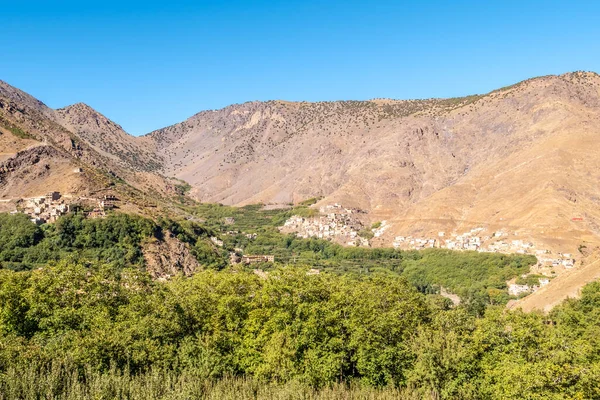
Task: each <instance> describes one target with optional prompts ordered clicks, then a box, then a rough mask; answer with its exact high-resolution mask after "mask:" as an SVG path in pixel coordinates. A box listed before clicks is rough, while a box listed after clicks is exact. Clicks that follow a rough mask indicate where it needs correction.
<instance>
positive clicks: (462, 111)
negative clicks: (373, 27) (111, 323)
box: [0, 72, 600, 308]
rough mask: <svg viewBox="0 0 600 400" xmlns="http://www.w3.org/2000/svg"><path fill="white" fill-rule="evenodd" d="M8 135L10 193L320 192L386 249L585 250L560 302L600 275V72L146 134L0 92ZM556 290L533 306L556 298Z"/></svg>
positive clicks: (295, 105) (284, 195) (283, 109)
mask: <svg viewBox="0 0 600 400" xmlns="http://www.w3.org/2000/svg"><path fill="white" fill-rule="evenodd" d="M0 132H1V133H2V135H0V162H1V164H0V197H3V198H9V197H14V196H17V195H26V194H29V195H31V194H37V193H39V192H40V191H41V190H42V189H43V190H46V189H47V188H50V187H51V188H54V190H60V191H65V192H69V191H70V192H77V193H89V192H97V191H102V190H109V189H110V190H112V189H115V188H118V189H119V190H122V191H124V192H127V193H128V194H127V196H128V198H130V199H132V201H133V200H134V199H139V198H140V197H146V195H149V197H151V198H152V199H153V201H155V200H154V199H157V200H156V201H158V202H160V201H164V202H165V204H168V202H169V200H168V199H169V196H174V195H176V194H177V193H176V192H177V191H176V190H175V188H176V186H177V185H180V184H181V181H180V180H183V181H185V182H187V183H189V184H190V185H191V188H192V189H191V191H190V193H189V195H190V196H192V197H194V198H195V199H196V200H199V201H204V202H220V203H225V204H231V205H245V204H251V203H259V202H262V203H265V204H272V205H287V204H289V203H298V202H301V201H303V200H306V199H309V198H313V197H318V198H319V199H320V201H319V203H318V204H317V206H320V205H328V204H333V203H340V204H342V205H344V206H346V207H353V208H360V209H362V210H365V211H366V212H367V213H366V214H365V216H366V217H365V218H366V219H367V221H366V222H367V223H375V222H378V221H384V220H385V221H386V224H385V225H384V226H385V228H386V229H385V230H382V232H381V235H378V237H376V238H375V239H373V241H372V245H374V246H391V244H392V243H393V241H394V238H395V237H397V236H399V235H401V236H409V235H410V236H412V237H415V238H417V237H419V238H436V237H438V235H442V232H443V234H450V233H454V234H460V233H462V232H467V231H469V230H472V229H478V228H480V229H483V230H484V231H485V232H487V233H486V234H487V235H493V234H494V233H495V232H505V233H506V234H507V236H509V237H510V240H515V241H520V242H526V243H529V242H532V243H535V246H536V248H537V249H547V250H548V251H549V252H553V253H554V254H557V253H561V254H566V253H568V254H575V255H576V256H577V258H578V263H579V264H583V263H585V265H586V268H575V269H574V270H572V271H570V272H569V273H568V274H567V273H565V274H562V275H561V276H560V277H559V278H557V279H556V280H555V281H556V282H559V283H557V284H556V285H554V287H557V286H560V287H562V289H561V290H560V293H561V294H560V296H563V297H564V296H568V295H570V294H572V293H573V290H572V289H573V288H578V287H579V286H580V285H581V283H582V282H585V281H588V280H590V279H592V278H594V277H598V276H600V273H599V272H600V268H598V264H594V263H595V259H596V258H597V256H598V254H600V147H599V146H598V145H597V143H599V142H600V76H599V75H598V74H596V73H592V72H573V73H567V74H563V75H559V76H554V75H552V76H544V77H538V78H533V79H529V80H526V81H523V82H520V83H517V84H515V85H512V86H509V87H505V88H501V89H498V90H495V91H492V92H490V93H488V94H484V95H474V96H468V97H463V98H453V99H427V100H390V99H375V100H370V101H334V102H317V103H308V102H286V101H267V102H248V103H244V104H237V105H231V106H229V107H225V108H223V109H221V110H212V111H203V112H200V113H198V114H196V115H194V116H192V117H191V118H189V119H187V120H186V121H184V122H181V123H178V124H175V125H172V126H169V127H166V128H163V129H159V130H157V131H154V132H151V133H149V134H148V135H145V136H143V137H132V136H130V135H128V134H127V133H126V132H125V131H124V130H123V129H122V128H121V127H120V126H119V125H118V124H116V123H114V122H112V121H110V120H109V119H108V118H106V117H105V116H103V115H102V114H100V113H98V112H97V111H95V110H93V109H92V108H91V107H89V106H87V105H85V104H81V103H79V104H75V105H72V106H69V107H65V108H62V109H58V110H53V109H50V108H49V107H47V106H45V105H44V104H43V103H42V102H40V101H39V100H37V99H35V98H33V97H32V96H30V95H28V94H26V93H24V92H22V91H20V90H18V89H15V88H13V87H11V86H10V85H8V84H6V83H4V82H0ZM81 166H84V167H85V168H83V171H84V173H83V174H81V173H75V172H73V171H75V170H74V169H73V167H81ZM111 188H112V189H111ZM542 252H543V250H542ZM563 276H564V278H563ZM594 279H595V278H594ZM560 282H563V283H560ZM559 284H560V285H559ZM551 287H552V285H551V286H550V288H551ZM548 290H550V289H544V291H540V293H541V294H539V295H538V294H534V295H532V296H528V297H527V299H528V301H529V302H530V303H532V304H533V303H535V301H536V300H535V296H538V297H540V296H546V297H547V296H552V295H553V293H555V294H556V293H558V292H552V290H550V294H548V293H546V292H547V291H548ZM544 293H546V294H544ZM557 296H559V295H558V294H557ZM540 298H541V297H540ZM531 299H533V300H531ZM540 301H542V300H540ZM544 301H545V300H544ZM544 301H542V302H544ZM546 304H547V301H546ZM525 306H526V307H529V306H527V305H525ZM531 308H536V306H535V305H532V306H531Z"/></svg>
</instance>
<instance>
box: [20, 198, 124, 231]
mask: <svg viewBox="0 0 600 400" xmlns="http://www.w3.org/2000/svg"><path fill="white" fill-rule="evenodd" d="M117 202H118V199H117V198H116V197H115V196H113V195H104V196H102V197H101V198H90V197H74V196H72V195H69V194H65V195H61V193H60V192H56V191H52V192H48V193H46V194H45V195H40V196H34V197H26V198H22V199H18V200H16V210H15V211H13V213H18V212H21V213H23V214H26V215H28V216H29V217H30V219H31V222H33V223H35V224H38V225H40V224H44V223H47V222H56V220H57V219H58V218H59V217H60V216H62V215H65V214H67V213H68V212H69V211H75V210H79V209H83V210H86V211H85V215H86V217H88V218H103V217H105V216H106V211H108V210H112V209H114V208H115V207H116V203H117Z"/></svg>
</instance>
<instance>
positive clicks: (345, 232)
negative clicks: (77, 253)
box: [281, 203, 576, 297]
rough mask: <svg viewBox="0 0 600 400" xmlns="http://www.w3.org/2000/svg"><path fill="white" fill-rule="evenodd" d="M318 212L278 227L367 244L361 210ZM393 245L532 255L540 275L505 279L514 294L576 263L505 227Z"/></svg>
mask: <svg viewBox="0 0 600 400" xmlns="http://www.w3.org/2000/svg"><path fill="white" fill-rule="evenodd" d="M319 211H320V214H321V215H319V216H316V217H310V218H305V217H301V216H298V215H294V216H292V217H290V218H289V219H288V220H287V221H286V222H285V224H284V226H283V227H282V228H281V230H282V231H283V232H295V233H296V234H297V235H298V236H299V237H302V238H310V237H314V238H319V239H326V240H331V241H336V242H339V243H341V244H344V245H347V246H364V247H369V246H370V242H369V240H368V239H367V238H365V237H362V236H361V235H363V234H364V232H365V231H366V229H365V225H364V223H363V222H362V218H360V217H361V216H362V214H365V212H364V211H362V210H359V209H352V208H346V207H344V206H342V205H340V204H338V203H336V204H332V205H326V206H322V207H320V209H319ZM390 227H391V224H390V223H388V221H381V222H378V223H376V224H375V225H374V226H373V227H372V229H371V233H372V236H373V237H374V238H380V237H383V236H384V234H385V232H386V231H387V230H388V229H389V228H390ZM392 245H393V247H394V248H396V249H404V250H423V249H428V248H441V249H448V250H455V251H477V252H481V253H486V252H487V253H505V254H515V253H516V254H531V255H535V256H536V258H537V260H538V263H537V265H535V266H534V267H533V268H532V271H531V273H532V274H534V273H535V274H539V275H540V276H542V277H541V278H539V283H538V284H535V285H526V284H517V283H515V282H508V291H509V294H510V295H512V296H517V297H519V296H523V295H526V294H529V293H532V292H534V291H536V290H538V289H539V288H541V287H544V286H546V285H547V284H548V283H549V282H550V279H551V278H553V277H555V276H556V268H561V269H564V270H569V269H572V268H573V267H574V266H575V263H576V260H575V258H574V257H573V255H572V254H571V253H562V252H558V253H556V252H552V251H551V250H549V249H545V248H542V247H540V246H538V245H536V244H535V243H533V242H531V241H529V240H525V239H523V238H519V234H518V232H509V231H508V230H506V229H501V230H497V231H493V232H488V230H487V228H484V227H476V228H473V229H471V230H469V231H467V232H463V233H457V232H451V233H446V232H438V234H437V237H413V236H396V237H395V238H394V240H393V242H392ZM544 276H545V277H544ZM524 277H525V276H524ZM524 277H523V278H524Z"/></svg>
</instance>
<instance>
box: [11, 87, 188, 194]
mask: <svg viewBox="0 0 600 400" xmlns="http://www.w3.org/2000/svg"><path fill="white" fill-rule="evenodd" d="M161 167H162V159H161V158H160V156H159V155H157V154H156V151H155V149H154V147H153V144H152V143H151V142H150V140H148V139H143V138H142V139H140V138H134V137H132V136H130V135H128V134H126V133H125V132H124V131H123V130H122V129H121V127H120V126H118V125H117V124H115V123H114V122H112V121H110V120H108V119H107V118H106V117H104V116H102V115H101V114H99V113H98V112H96V111H94V110H93V109H91V108H90V107H88V106H86V105H84V104H76V105H73V106H70V107H66V108H64V109H60V110H53V109H51V108H49V107H47V106H46V105H45V104H44V103H42V102H41V101H39V100H37V99H35V98H34V97H32V96H30V95H28V94H26V93H24V92H22V91H20V90H19V89H16V88H14V87H12V86H10V85H8V84H7V83H5V82H2V81H0V198H2V199H11V198H18V197H27V196H36V195H40V194H44V193H46V192H48V191H51V190H55V191H60V192H63V193H70V194H79V195H86V194H90V193H94V192H98V191H102V190H113V191H114V190H117V191H120V192H122V194H125V193H123V192H128V195H130V196H129V197H131V196H134V197H135V193H134V192H135V191H136V190H137V191H142V192H151V193H153V197H160V196H162V195H164V196H169V195H173V194H174V190H173V186H174V185H175V184H176V183H177V182H176V181H173V180H171V179H168V178H166V177H165V176H164V175H162V174H160V173H157V172H156V170H157V169H159V168H161ZM126 195H127V194H126Z"/></svg>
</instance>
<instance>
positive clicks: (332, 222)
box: [281, 203, 369, 247]
mask: <svg viewBox="0 0 600 400" xmlns="http://www.w3.org/2000/svg"><path fill="white" fill-rule="evenodd" d="M319 211H320V213H321V215H320V216H317V217H310V218H304V217H301V216H298V215H294V216H292V217H291V218H289V219H288V220H287V221H286V222H285V224H284V225H283V227H282V228H281V230H282V231H283V232H296V234H297V235H298V237H301V238H305V239H307V238H311V237H315V238H319V239H328V240H336V241H338V242H340V243H342V244H345V245H348V246H365V247H368V246H369V240H368V239H367V238H364V237H362V236H360V232H361V231H363V230H364V225H363V223H362V222H361V221H360V219H359V218H357V215H360V214H364V213H365V212H364V211H362V210H360V209H357V208H345V207H342V206H341V205H340V204H337V203H336V204H333V205H327V206H323V207H321V208H320V209H319Z"/></svg>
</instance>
